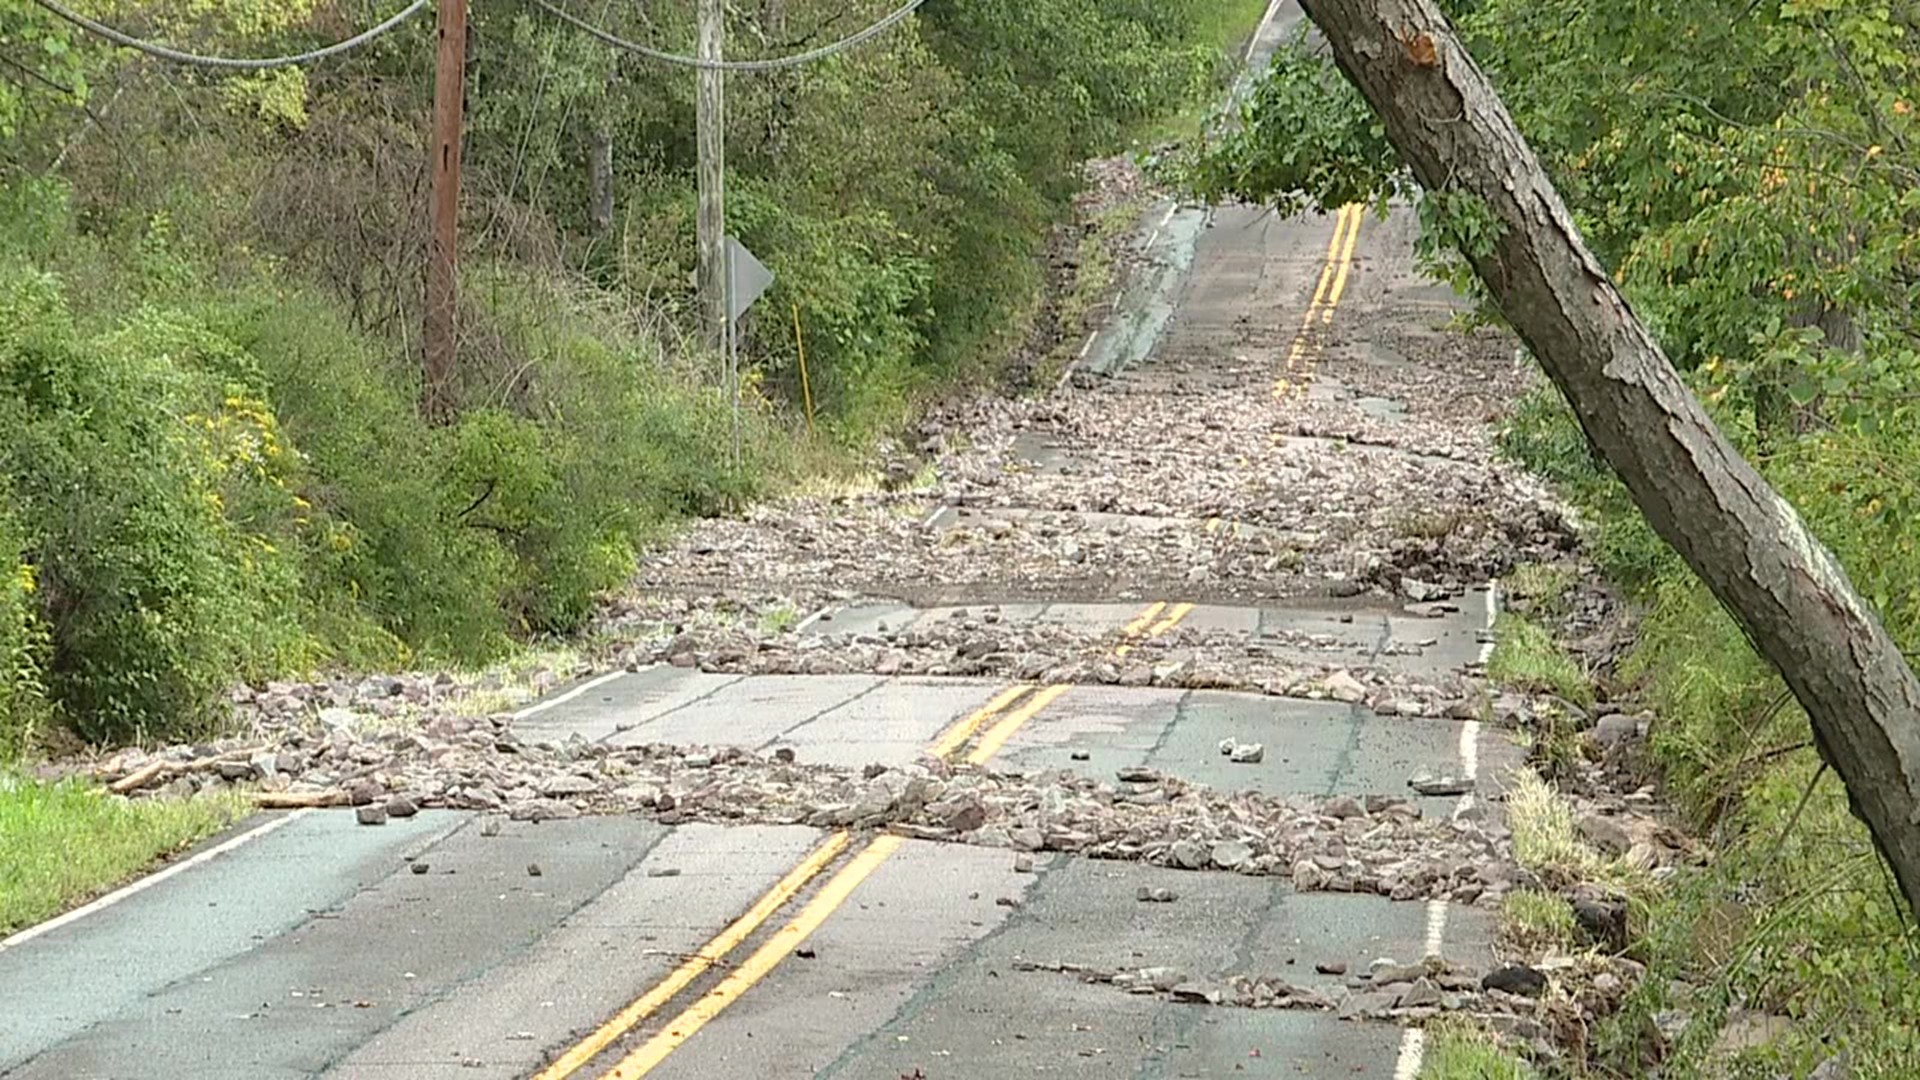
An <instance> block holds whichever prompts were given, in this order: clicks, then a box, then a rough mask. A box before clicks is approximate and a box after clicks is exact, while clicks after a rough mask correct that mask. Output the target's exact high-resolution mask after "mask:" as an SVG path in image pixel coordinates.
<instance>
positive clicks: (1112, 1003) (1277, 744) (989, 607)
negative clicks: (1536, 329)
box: [0, 4, 1571, 1080]
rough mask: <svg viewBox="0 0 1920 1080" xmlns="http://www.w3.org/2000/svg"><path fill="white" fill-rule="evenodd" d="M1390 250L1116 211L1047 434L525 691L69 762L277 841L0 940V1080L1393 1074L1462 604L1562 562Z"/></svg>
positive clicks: (726, 565)
mask: <svg viewBox="0 0 1920 1080" xmlns="http://www.w3.org/2000/svg"><path fill="white" fill-rule="evenodd" d="M1282 11H1283V12H1290V13H1291V14H1288V15H1286V16H1285V17H1283V18H1281V19H1278V20H1276V21H1275V22H1274V24H1273V25H1272V27H1271V28H1270V31H1269V33H1270V34H1273V35H1277V34H1280V33H1284V32H1287V31H1288V30H1289V29H1290V28H1291V26H1292V24H1293V23H1294V22H1295V21H1297V19H1298V14H1297V9H1294V8H1293V6H1292V5H1290V4H1289V5H1284V6H1283V7H1282ZM1413 233H1414V225H1413V223H1412V220H1411V213H1410V212H1405V211H1400V210H1396V211H1395V212H1394V214H1393V215H1392V216H1391V217H1390V218H1389V219H1387V220H1384V221H1383V220H1381V219H1379V218H1378V217H1375V216H1373V215H1371V214H1359V213H1353V214H1348V213H1342V214H1340V215H1337V216H1336V215H1307V216H1303V217H1299V218H1294V219H1282V218H1278V217H1276V216H1273V215H1271V214H1266V213H1263V212H1261V211H1258V210H1255V209H1249V208H1232V207H1223V208H1217V209H1213V210H1210V211H1201V210H1196V209H1194V208H1182V207H1179V206H1175V205H1172V204H1168V203H1162V204H1161V205H1159V206H1158V207H1155V208H1153V209H1152V210H1150V212H1149V213H1148V214H1147V215H1146V216H1145V218H1144V219H1143V225H1142V227H1141V229H1140V232H1139V233H1138V234H1137V235H1136V236H1134V237H1133V238H1132V239H1131V240H1130V241H1129V244H1130V256H1129V257H1130V261H1131V262H1132V263H1134V272H1133V273H1132V274H1131V276H1130V282H1131V284H1130V286H1129V290H1130V291H1129V293H1128V294H1127V295H1126V296H1125V297H1124V298H1123V301H1122V303H1121V304H1120V305H1119V307H1118V310H1119V314H1117V315H1116V316H1114V318H1113V319H1112V320H1111V321H1110V322H1109V323H1108V324H1107V325H1106V326H1105V327H1104V328H1102V329H1101V330H1100V331H1099V332H1098V333H1096V334H1095V335H1094V336H1093V338H1091V339H1090V340H1089V341H1088V342H1087V343H1086V345H1085V348H1084V349H1082V350H1081V356H1080V360H1079V362H1078V363H1077V364H1076V367H1075V369H1074V370H1072V371H1070V372H1068V373H1067V376H1066V377H1065V378H1064V379H1063V380H1062V384H1061V386H1060V387H1059V389H1058V390H1057V391H1056V392H1055V393H1052V394H1049V395H1045V396H1041V397H1037V398H1033V399H1020V400H1008V399H999V398H994V399H984V400H978V401H970V402H965V403H961V404H958V405H955V406H952V407H950V408H948V409H946V410H944V411H943V412H942V413H941V414H939V415H937V416H936V417H934V418H933V419H932V420H931V421H930V422H929V424H928V426H927V429H926V432H925V434H926V438H927V441H928V451H929V453H930V454H931V455H932V457H933V463H934V466H935V467H934V470H933V475H934V479H933V482H932V484H931V485H930V486H927V487H922V488H917V489H907V490H874V491H865V492H850V493H842V494H838V495H816V496H811V497H800V498H794V499H790V500H786V501H783V502H780V503H776V504H770V505H767V506H763V507H759V508H756V509H754V510H753V511H751V512H749V513H747V514H745V515H743V516H742V517H741V518H739V519H736V520H718V521H712V522H707V523H703V524H702V525H701V526H700V527H698V528H696V529H694V530H692V531H691V532H690V533H689V534H688V535H686V536H685V537H683V538H681V539H680V540H678V541H677V542H675V543H674V544H673V545H671V546H670V547H668V548H665V549H662V550H661V551H659V552H656V553H654V554H653V555H652V556H650V557H649V558H648V560H647V563H646V566H645V567H644V569H643V572H642V573H641V575H640V577H639V580H638V581H637V582H636V584H635V588H634V590H633V591H632V594H631V595H630V596H628V597H625V598H622V599H619V600H617V601H616V602H615V603H614V604H613V605H611V606H610V608H609V609H608V611H607V613H606V618H605V629H606V630H607V632H608V633H609V634H610V635H612V638H613V640H614V641H615V645H614V646H612V647H611V649H610V650H609V651H608V652H607V653H606V654H605V655H604V656H603V657H601V658H600V664H599V666H598V667H597V668H596V669H595V670H594V671H591V672H583V673H581V675H582V677H581V678H579V679H577V680H574V681H572V682H571V683H570V684H568V685H566V686H561V687H557V688H556V692H555V693H554V694H552V695H550V696H548V697H546V698H544V699H543V700H541V701H540V702H537V703H535V704H532V705H529V706H528V707H526V708H523V709H521V710H520V711H519V712H516V713H513V714H511V715H508V714H501V715H498V716H495V717H491V718H489V717H485V716H474V715H472V714H471V712H470V711H462V710H461V709H459V708H457V705H458V702H457V700H455V699H456V698H457V695H452V694H449V695H446V700H442V695H441V691H440V690H439V689H438V688H437V685H436V684H432V683H419V682H408V681H405V680H400V681H393V680H388V681H386V682H378V683H369V684H362V685H360V686H357V687H344V688H340V687H335V688H328V687H324V686H323V687H318V688H301V687H292V686H282V687H269V688H266V689H265V690H262V691H259V692H255V693H250V694H247V695H242V697H243V698H244V700H241V701H239V702H238V708H239V710H240V713H241V715H242V716H243V717H244V718H246V719H247V720H248V723H249V725H250V729H249V731H248V733H247V734H246V735H245V736H237V737H236V738H234V739H232V740H228V741H227V742H226V743H223V744H221V745H218V746H212V747H183V748H175V749H174V750H171V751H164V752H160V753H157V754H154V755H139V754H128V755H122V756H121V757H119V758H117V759H115V760H111V761H108V762H104V763H101V764H100V765H99V766H98V767H99V769H100V771H101V773H102V775H103V776H106V777H107V778H109V779H117V780H126V779H128V778H131V777H136V776H139V777H140V778H141V779H142V783H143V784H144V783H145V782H146V780H147V779H148V778H151V779H152V780H153V781H154V785H153V787H152V788H151V790H153V791H161V790H168V789H172V790H181V788H180V785H185V786H186V788H187V789H204V788H206V787H209V786H216V785H237V786H242V787H247V788H249V789H253V790H258V791H261V792H265V793H269V794H271V795H272V796H273V797H274V798H276V799H279V800H282V801H283V803H284V804H286V805H306V806H308V807H309V808H307V809H296V810H290V811H270V812H266V813H263V814H262V815H260V816H258V817H256V818H255V819H253V820H251V821H249V822H246V823H243V825H242V826H240V827H239V828H238V829H236V830H235V832H234V833H233V834H232V835H231V836H230V837H227V838H223V839H222V840H220V841H219V842H217V843H216V844H214V845H210V846H209V847H208V849H206V850H205V851H203V852H201V853H200V854H199V855H196V856H194V857H193V858H190V859H188V860H185V861H184V862H182V863H178V864H176V866H175V868H173V869H171V870H169V871H168V872H167V873H166V874H165V875H162V876H158V877H155V878H150V879H148V880H147V881H146V882H145V883H144V884H143V885H141V886H140V887H139V888H138V890H137V891H134V892H131V893H123V894H114V895H113V896H110V897H109V898H107V903H105V904H104V905H103V906H101V907H99V908H98V909H97V910H92V911H87V912H83V913H82V914H81V915H80V916H79V917H77V918H73V919H71V920H69V921H65V922H61V923H58V924H51V925H49V926H47V927H42V928H38V929H36V930H35V931H30V932H29V933H28V934H27V935H22V936H21V937H20V938H16V939H11V940H9V941H8V942H6V943H4V944H0V1075H3V1076H7V1077H18V1078H21V1080H28V1078H33V1080H40V1078H56V1077H57V1078H61V1080H72V1078H83V1077H101V1078H105V1077H133V1076H140V1077H152V1076H169V1077H172V1076H178V1077H195V1078H218V1077H236V1078H237V1077H248V1078H263V1077H309V1076H326V1077H335V1078H367V1080H376V1078H401V1077H405V1078H425V1080H433V1078H438V1077H448V1078H452V1077H460V1078H462V1080H465V1078H472V1077H501V1078H506V1077H527V1076H540V1077H543V1078H548V1080H559V1078H560V1077H563V1076H580V1077H590V1076H591V1077H621V1078H631V1077H635V1076H640V1075H652V1076H658V1077H688V1078H706V1077H719V1076H751V1077H755V1078H756V1080H759V1078H782V1077H796V1078H797V1077H803V1076H831V1077H845V1078H862V1080H865V1078H874V1080H895V1078H898V1077H919V1078H927V1080H939V1078H945V1077H999V1076H1027V1075H1047V1076H1059V1077H1111V1076H1128V1077H1195V1076H1225V1075H1273V1076H1281V1075H1285V1076H1299V1075H1308V1076H1329V1077H1332V1076H1340V1077H1378V1078H1381V1080H1386V1078H1389V1077H1392V1078H1396V1080H1404V1078H1405V1077H1408V1076H1411V1075H1412V1073H1410V1072H1408V1071H1407V1070H1408V1068H1409V1063H1410V1062H1412V1063H1413V1064H1415V1065H1417V1061H1418V1055H1419V1052H1420V1051H1419V1047H1420V1040H1419V1037H1418V1036H1417V1034H1410V1032H1416V1031H1417V1029H1418V1025H1419V1024H1420V1023H1421V1022H1423V1021H1424V1020H1425V1019H1427V1018H1430V1017H1431V1016H1433V1015H1436V1014H1439V1013H1442V1012H1446V1011H1456V1010H1459V1011H1467V1012H1479V1011H1489V1010H1491V1011H1499V1010H1501V1009H1502V1008H1505V1007H1507V1005H1509V1004H1511V1003H1510V1002H1507V1001H1506V995H1505V994H1504V992H1503V991H1500V990H1489V989H1486V988H1484V987H1483V986H1482V983H1481V981H1480V979H1479V977H1478V974H1479V973H1482V972H1485V971H1487V970H1489V969H1490V968H1492V967H1494V966H1496V957H1495V955H1494V946H1493V942H1492V938H1493V929H1492V924H1493V912H1494V909H1496V908H1497V905H1498V902H1499V900H1500V897H1501V896H1502V895H1504V893H1505V892H1506V891H1507V890H1508V889H1509V888H1511V887H1513V884H1514V882H1515V874H1514V871H1513V869H1512V866H1511V854H1510V849H1509V846H1508V838H1507V836H1506V833H1505V830H1504V828H1503V827H1502V825H1501V820H1500V814H1499V799H1500V794H1501V779H1502V771H1503V769H1504V767H1505V766H1506V765H1508V764H1510V763H1512V762H1514V761H1517V760H1518V758H1519V751H1518V749H1517V747H1515V746H1514V745H1513V743H1512V742H1511V740H1510V739H1509V738H1508V737H1507V734H1506V732H1505V731H1504V730H1503V729H1502V727H1501V725H1500V723H1499V721H1500V717H1501V711H1502V708H1503V705H1502V702H1501V698H1500V695H1498V694H1497V693H1495V692H1493V691H1491V690H1490V689H1489V688H1488V687H1487V686H1486V684H1485V680H1484V679H1483V677H1482V671H1481V665H1482V664H1483V663H1484V659H1485V654H1486V650H1487V649H1488V648H1489V647H1490V642H1491V636H1490V628H1491V624H1492V616H1493V613H1494V610H1495V606H1496V604H1497V595H1498V593H1497V587H1489V586H1490V583H1492V582H1494V581H1496V580H1497V578H1498V576H1499V575H1500V574H1502V573H1503V572H1505V571H1506V570H1508V569H1510V568H1511V567H1512V566H1513V565H1515V564H1516V563H1517V562H1520V561H1525V560H1527V559H1529V558H1534V557H1539V556H1541V555H1550V554H1552V553H1556V552H1560V551H1564V550H1566V549H1567V548H1568V547H1569V546H1570V545H1571V540H1570V538H1569V537H1568V535H1567V530H1566V528H1565V526H1564V524H1563V523H1562V522H1561V520H1560V518H1559V516H1558V514H1557V512H1556V511H1555V510H1554V508H1553V507H1552V506H1551V504H1550V502H1549V500H1548V499H1547V498H1546V497H1545V495H1544V494H1543V493H1542V492H1541V491H1540V489H1539V488H1538V487H1537V486H1536V485H1535V484H1533V483H1532V482H1531V481H1529V480H1527V479H1526V478H1524V477H1523V476H1521V475H1519V474H1518V472H1517V471H1515V470H1513V469H1511V468H1508V467H1506V466H1504V465H1502V464H1500V463H1498V462H1496V461H1495V460H1494V457H1493V453H1492V445H1491V443H1492V435H1491V426H1490V425H1491V424H1492V423H1493V422H1494V421H1495V420H1496V419H1497V416H1498V411H1499V409H1500V408H1501V407H1502V406H1503V405H1504V404H1505V403H1507V402H1509V401H1511V400H1513V398H1514V397H1515V396H1516V394H1517V392H1518V390H1519V388H1520V387H1521V386H1522V385H1523V382H1524V376H1523V375H1522V374H1521V373H1519V372H1518V371H1516V370H1515V368H1514V365H1513V361H1512V357H1511V346H1510V344H1509V343H1507V342H1506V341H1504V340H1503V339H1501V338H1499V337H1498V336H1495V335H1490V334H1484V333H1480V334H1468V333H1465V332H1461V331H1457V330H1453V329H1450V328H1448V327H1447V326H1446V323H1447V321H1448V319H1449V318H1450V317H1451V316H1452V314H1453V313H1454V312H1455V310H1456V304H1455V301H1454V300H1453V299H1452V298H1451V297H1450V296H1449V295H1447V294H1446V293H1445V291H1444V290H1441V289H1437V288H1436V287H1434V286H1432V285H1431V284H1428V283H1426V282H1424V281H1423V280H1422V279H1421V278H1420V277H1419V276H1418V275H1417V274H1416V273H1415V272H1414V270H1413V268H1412V257H1411V250H1412V239H1413ZM1336 286H1337V287H1336ZM1156 311H1157V312H1160V313H1161V315H1160V316H1159V317H1152V318H1146V317H1142V316H1141V314H1140V313H1142V312H1148V313H1151V312H1156ZM801 616H804V617H801ZM142 769H145V770H147V771H146V772H145V773H142V772H141V770H142ZM163 780H164V782H165V786H164V787H163V786H162V785H161V783H160V782H161V781H163ZM1415 780H1418V781H1420V784H1418V785H1415V784H1413V783H1412V782H1413V781H1415ZM135 787H136V789H137V790H136V795H138V796H141V797H146V792H147V791H148V790H149V789H148V788H145V787H142V786H139V785H136V786H135Z"/></svg>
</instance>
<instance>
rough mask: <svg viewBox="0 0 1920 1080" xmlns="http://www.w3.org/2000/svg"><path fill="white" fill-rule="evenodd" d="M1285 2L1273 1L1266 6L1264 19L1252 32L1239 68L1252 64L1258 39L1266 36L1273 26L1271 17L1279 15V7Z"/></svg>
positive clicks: (1258, 42) (1281, 0)
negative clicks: (1269, 28)
mask: <svg viewBox="0 0 1920 1080" xmlns="http://www.w3.org/2000/svg"><path fill="white" fill-rule="evenodd" d="M1285 2H1286V0H1273V3H1271V4H1268V5H1267V15H1266V17H1265V18H1263V19H1261V20H1260V25H1259V27H1257V28H1256V29H1255V30H1254V32H1253V40H1251V41H1249V42H1247V52H1246V55H1245V56H1242V57H1241V58H1240V63H1241V66H1243V67H1244V66H1245V65H1247V64H1251V63H1253V50H1254V49H1256V48H1259V46H1260V39H1261V38H1262V37H1265V36H1266V33H1267V27H1269V26H1271V25H1273V17H1274V16H1275V15H1278V14H1280V5H1281V4H1283V3H1285Z"/></svg>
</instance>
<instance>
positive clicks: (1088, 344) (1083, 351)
mask: <svg viewBox="0 0 1920 1080" xmlns="http://www.w3.org/2000/svg"><path fill="white" fill-rule="evenodd" d="M1099 336H1100V331H1098V330H1089V331H1087V340H1086V341H1085V342H1083V343H1082V344H1081V346H1080V359H1082V360H1085V359H1086V358H1087V354H1088V353H1090V352H1092V351H1093V343H1094V341H1095V340H1096V339H1097V338H1099Z"/></svg>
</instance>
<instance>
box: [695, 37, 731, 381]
mask: <svg viewBox="0 0 1920 1080" xmlns="http://www.w3.org/2000/svg"><path fill="white" fill-rule="evenodd" d="M699 4H700V10H699V19H700V30H699V41H698V44H697V46H696V49H695V51H696V52H697V54H698V55H699V57H700V59H702V60H718V59H720V55H721V51H722V46H723V44H724V41H725V36H726V8H725V5H724V2H723V0H699ZM725 79H726V73H725V72H723V71H720V70H718V69H715V68H701V69H700V89H699V94H698V97H697V101H696V109H695V114H696V117H697V120H698V123H699V133H698V141H699V144H700V210H699V216H698V221H697V230H698V233H699V243H700V266H699V275H698V276H699V279H700V281H699V291H700V297H699V303H700V329H701V331H702V333H703V335H704V337H705V340H706V342H707V345H708V346H709V347H711V348H713V349H716V350H720V351H721V352H722V353H724V352H725V350H726V346H727V341H726V338H727V251H726V232H727V219H726V210H725V207H726V200H725V186H726V180H725V177H726V164H725V162H726V140H725V127H726V105H725V98H724V91H725V87H726V82H725Z"/></svg>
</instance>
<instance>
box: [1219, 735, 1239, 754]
mask: <svg viewBox="0 0 1920 1080" xmlns="http://www.w3.org/2000/svg"><path fill="white" fill-rule="evenodd" d="M1238 745H1239V744H1238V743H1236V742H1234V741H1233V740H1232V739H1221V740H1220V753H1221V754H1222V755H1226V754H1231V753H1233V748H1234V747H1235V746H1238Z"/></svg>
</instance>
